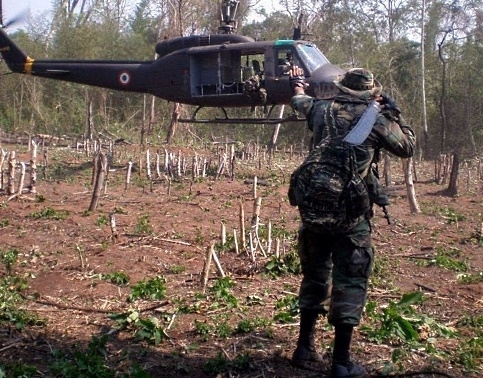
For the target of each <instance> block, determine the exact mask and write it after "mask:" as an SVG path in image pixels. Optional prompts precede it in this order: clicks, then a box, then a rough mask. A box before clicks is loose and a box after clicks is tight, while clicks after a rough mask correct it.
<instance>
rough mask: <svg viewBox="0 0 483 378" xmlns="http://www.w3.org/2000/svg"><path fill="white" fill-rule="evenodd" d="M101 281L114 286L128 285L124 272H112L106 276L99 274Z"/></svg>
mask: <svg viewBox="0 0 483 378" xmlns="http://www.w3.org/2000/svg"><path fill="white" fill-rule="evenodd" d="M101 279H103V280H106V281H109V282H111V283H113V284H115V285H119V286H127V285H129V281H130V280H131V279H130V278H129V275H127V274H126V273H124V272H113V273H108V274H101Z"/></svg>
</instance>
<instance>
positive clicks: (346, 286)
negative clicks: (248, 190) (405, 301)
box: [291, 90, 415, 326]
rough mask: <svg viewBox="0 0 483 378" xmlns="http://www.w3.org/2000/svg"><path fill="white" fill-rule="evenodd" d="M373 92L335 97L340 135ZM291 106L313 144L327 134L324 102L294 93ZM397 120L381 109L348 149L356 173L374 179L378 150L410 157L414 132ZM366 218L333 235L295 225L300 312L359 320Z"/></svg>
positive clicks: (367, 249) (367, 257)
mask: <svg viewBox="0 0 483 378" xmlns="http://www.w3.org/2000/svg"><path fill="white" fill-rule="evenodd" d="M373 95H374V91H363V90H362V91H344V92H341V94H340V95H339V96H337V97H336V98H335V102H334V105H333V106H334V114H335V119H336V126H337V129H338V130H339V133H340V134H345V133H346V132H347V131H348V130H350V129H351V127H352V126H354V125H355V124H356V123H357V120H358V119H359V118H360V116H361V115H362V114H363V113H364V111H365V109H366V107H367V104H368V103H369V101H370V100H371V99H372V97H373ZM332 100H333V99H331V101H332ZM291 105H292V107H293V108H294V109H296V110H298V111H299V112H301V113H302V114H304V115H305V116H306V117H307V121H308V127H309V128H310V129H311V130H312V132H313V144H314V145H316V144H317V143H319V142H320V141H321V140H322V139H323V138H324V137H325V136H326V134H327V130H326V125H324V121H323V119H324V112H325V109H326V108H327V100H319V99H317V98H314V97H310V96H307V95H305V94H299V95H295V96H294V97H293V98H292V101H291ZM397 118H398V119H397V122H396V119H395V118H394V116H393V114H392V113H391V112H384V111H383V112H381V114H380V115H379V116H378V118H377V120H376V123H375V125H374V127H373V129H372V131H371V133H370V135H369V137H368V138H367V139H366V140H365V142H364V143H362V144H361V145H359V146H355V147H354V148H355V152H356V157H357V168H358V171H359V173H360V174H361V176H362V177H367V175H368V174H370V175H371V179H372V180H374V179H375V178H374V176H373V173H372V171H371V165H372V163H373V162H377V159H378V156H379V150H380V149H385V150H387V151H388V152H390V153H391V154H394V155H396V156H398V157H402V158H407V157H411V156H412V155H413V153H414V145H415V136H414V133H413V131H412V129H411V128H410V127H409V126H407V124H406V123H405V121H404V119H403V118H402V117H401V116H400V115H398V116H397ZM375 180H377V179H375ZM373 202H374V200H373ZM371 217H372V212H371V213H370V214H368V215H367V217H366V219H364V220H362V221H361V222H360V223H359V224H358V225H357V226H356V227H354V228H353V229H352V230H351V231H349V232H347V233H345V234H337V235H336V234H321V233H318V232H316V231H313V230H310V229H308V228H307V227H306V226H304V225H303V224H302V225H301V228H300V232H299V247H298V248H299V255H300V259H301V265H302V273H303V279H302V283H301V287H300V293H299V306H300V309H301V311H303V310H316V311H317V312H318V313H321V314H327V312H328V320H329V322H330V323H331V324H333V325H350V326H355V325H358V324H359V322H360V318H361V315H362V311H363V308H364V304H365V302H366V295H367V285H368V279H369V276H370V274H371V271H372V264H373V259H374V256H373V249H372V247H371V245H372V242H371V225H370V218H371ZM331 281H332V282H331ZM331 285H332V288H331V287H330V286H331ZM329 299H330V305H328V306H327V304H328V302H329ZM327 307H328V310H327Z"/></svg>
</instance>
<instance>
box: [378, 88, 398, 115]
mask: <svg viewBox="0 0 483 378" xmlns="http://www.w3.org/2000/svg"><path fill="white" fill-rule="evenodd" d="M378 101H379V103H380V104H381V105H382V109H383V110H388V111H391V112H392V113H394V115H395V116H396V117H397V116H398V115H399V114H401V109H400V108H399V106H397V104H396V101H394V100H393V99H392V98H391V97H389V96H388V95H387V94H385V93H383V94H382V95H381V96H380V98H379V100H378Z"/></svg>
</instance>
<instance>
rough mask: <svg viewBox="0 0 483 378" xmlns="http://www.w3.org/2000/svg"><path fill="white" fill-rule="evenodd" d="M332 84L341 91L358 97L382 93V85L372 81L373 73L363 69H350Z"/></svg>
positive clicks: (374, 80)
mask: <svg viewBox="0 0 483 378" xmlns="http://www.w3.org/2000/svg"><path fill="white" fill-rule="evenodd" d="M334 83H335V85H337V87H339V89H341V90H342V91H344V92H346V93H349V94H354V95H358V96H360V95H362V94H366V93H367V94H369V95H374V94H375V93H380V92H382V85H381V84H380V83H379V82H378V81H377V80H376V79H374V75H373V73H372V72H371V71H369V70H367V69H365V68H351V69H350V70H348V71H347V72H346V73H345V74H344V75H342V76H341V77H340V78H339V79H338V80H335V81H334Z"/></svg>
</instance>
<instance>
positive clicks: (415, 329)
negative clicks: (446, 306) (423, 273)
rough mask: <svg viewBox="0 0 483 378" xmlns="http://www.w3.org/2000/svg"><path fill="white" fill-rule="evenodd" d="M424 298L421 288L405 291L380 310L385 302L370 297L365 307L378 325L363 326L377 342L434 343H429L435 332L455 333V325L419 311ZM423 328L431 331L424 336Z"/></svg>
mask: <svg viewBox="0 0 483 378" xmlns="http://www.w3.org/2000/svg"><path fill="white" fill-rule="evenodd" d="M422 301H423V294H422V293H421V292H412V293H407V294H403V295H402V297H401V299H400V300H399V301H398V302H393V301H390V302H389V303H388V304H387V305H386V306H384V307H382V309H381V310H379V308H380V307H381V306H378V305H377V303H376V302H372V301H369V302H368V303H367V305H366V309H365V311H366V314H367V317H368V318H370V319H371V320H372V322H373V323H374V324H375V325H374V327H370V326H368V325H365V326H362V327H361V330H362V331H363V332H364V333H365V334H366V335H367V337H368V339H369V340H370V341H373V342H376V343H384V342H387V343H397V344H401V343H402V344H407V345H410V346H413V345H426V347H430V345H428V344H430V343H431V340H432V337H433V336H434V335H438V336H445V337H450V336H455V331H453V330H452V329H450V328H448V327H447V326H445V325H443V324H440V323H438V322H436V321H435V320H433V319H431V318H429V317H427V316H425V315H423V314H419V313H418V312H417V311H416V309H415V306H416V305H419V304H421V303H422ZM423 330H424V331H425V332H426V333H429V334H430V335H425V336H424V337H423V336H422V333H423ZM425 343H427V344H425Z"/></svg>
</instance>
